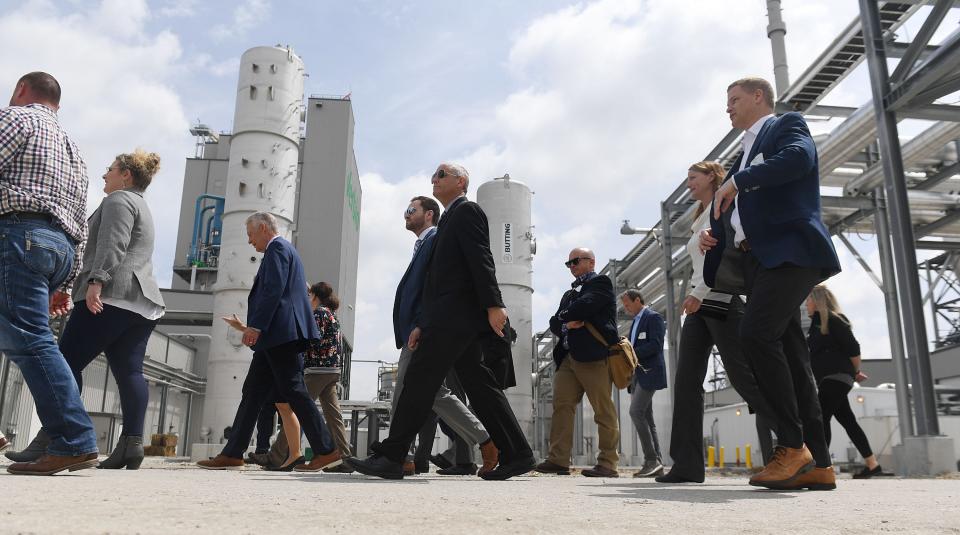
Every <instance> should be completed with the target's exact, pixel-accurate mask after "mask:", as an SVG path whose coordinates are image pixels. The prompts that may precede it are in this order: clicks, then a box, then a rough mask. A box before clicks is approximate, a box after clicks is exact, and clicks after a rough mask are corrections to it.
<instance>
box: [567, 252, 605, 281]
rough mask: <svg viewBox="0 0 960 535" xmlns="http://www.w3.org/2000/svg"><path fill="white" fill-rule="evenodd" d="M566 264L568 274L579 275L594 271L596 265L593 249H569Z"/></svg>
mask: <svg viewBox="0 0 960 535" xmlns="http://www.w3.org/2000/svg"><path fill="white" fill-rule="evenodd" d="M566 266H567V267H568V268H570V274H571V275H573V276H574V277H579V276H581V275H585V274H587V273H590V272H591V271H594V270H595V269H596V266H597V257H596V256H595V255H594V254H593V251H591V250H590V249H587V248H586V247H578V248H576V249H574V250H572V251H570V255H569V256H568V257H567V262H566Z"/></svg>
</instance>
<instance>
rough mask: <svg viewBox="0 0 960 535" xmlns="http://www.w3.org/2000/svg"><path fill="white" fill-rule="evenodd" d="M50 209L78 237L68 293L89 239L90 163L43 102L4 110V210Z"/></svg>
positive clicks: (0, 208)
mask: <svg viewBox="0 0 960 535" xmlns="http://www.w3.org/2000/svg"><path fill="white" fill-rule="evenodd" d="M11 212H37V213H44V214H50V215H51V216H53V219H54V220H56V222H57V223H58V224H59V225H60V226H61V227H62V228H63V230H64V231H66V233H67V235H68V236H70V237H71V238H73V240H74V241H75V242H76V256H75V258H74V260H73V270H72V271H71V272H70V276H69V277H67V280H66V282H64V285H63V287H62V288H61V289H62V290H64V291H66V292H68V293H69V291H70V287H71V285H72V284H73V280H74V279H75V278H76V276H77V274H78V273H79V272H80V259H81V258H82V257H83V248H84V245H85V244H86V241H87V166H86V164H85V163H84V162H83V158H81V157H80V151H79V150H77V146H76V145H75V144H74V143H73V141H71V140H70V138H68V137H67V134H65V133H64V131H63V130H62V129H61V128H60V123H59V122H58V121H57V114H56V112H55V111H53V110H52V109H50V108H48V107H46V106H44V105H43V104H28V105H27V106H11V107H9V108H4V109H2V110H0V214H7V213H11Z"/></svg>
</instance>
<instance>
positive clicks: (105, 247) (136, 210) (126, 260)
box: [73, 188, 164, 306]
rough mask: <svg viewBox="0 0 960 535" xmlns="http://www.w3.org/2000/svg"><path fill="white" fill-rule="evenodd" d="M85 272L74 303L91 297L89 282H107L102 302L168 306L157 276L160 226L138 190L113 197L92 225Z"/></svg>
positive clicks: (123, 192) (74, 291) (91, 221)
mask: <svg viewBox="0 0 960 535" xmlns="http://www.w3.org/2000/svg"><path fill="white" fill-rule="evenodd" d="M87 225H88V226H89V229H90V230H89V235H88V237H87V247H86V249H85V250H84V251H83V267H82V268H81V270H80V274H79V275H78V276H77V284H74V285H73V301H74V302H77V301H83V300H84V299H85V298H86V293H87V282H88V281H89V280H90V279H96V280H98V281H101V282H103V291H102V292H101V294H100V296H101V297H109V298H113V299H122V300H124V301H130V302H140V303H144V302H146V301H149V302H152V303H154V304H157V305H159V306H164V305H163V297H162V296H161V295H160V288H159V287H158V286H157V281H156V279H155V278H154V277H153V261H152V257H153V239H154V232H155V231H154V226H153V216H152V215H151V214H150V208H149V207H147V202H146V201H145V200H144V199H143V192H142V191H140V190H137V189H134V188H129V189H124V190H118V191H114V192H113V193H111V194H110V195H107V197H106V198H105V199H103V202H102V203H100V207H99V208H97V211H96V212H94V213H93V215H91V216H90V219H89V220H88V221H87Z"/></svg>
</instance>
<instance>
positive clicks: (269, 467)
mask: <svg viewBox="0 0 960 535" xmlns="http://www.w3.org/2000/svg"><path fill="white" fill-rule="evenodd" d="M306 463H307V459H306V458H305V457H304V456H303V455H301V456H300V457H297V458H296V459H295V460H294V461H293V462H292V463H290V464H286V465H281V466H276V465H265V466H264V467H263V469H264V470H266V471H268V472H293V469H294V468H295V467H296V466H297V465H301V464H306Z"/></svg>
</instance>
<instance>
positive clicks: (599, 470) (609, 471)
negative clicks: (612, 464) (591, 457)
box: [580, 464, 620, 477]
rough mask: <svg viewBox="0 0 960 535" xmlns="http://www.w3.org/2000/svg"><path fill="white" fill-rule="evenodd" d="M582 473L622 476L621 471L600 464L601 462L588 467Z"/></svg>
mask: <svg viewBox="0 0 960 535" xmlns="http://www.w3.org/2000/svg"><path fill="white" fill-rule="evenodd" d="M580 473H581V474H583V475H584V476H585V477H620V472H617V471H616V470H614V469H613V468H607V467H606V466H600V465H599V464H598V465H597V466H594V467H593V468H587V469H586V470H584V471H582V472H580Z"/></svg>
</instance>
